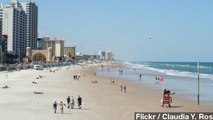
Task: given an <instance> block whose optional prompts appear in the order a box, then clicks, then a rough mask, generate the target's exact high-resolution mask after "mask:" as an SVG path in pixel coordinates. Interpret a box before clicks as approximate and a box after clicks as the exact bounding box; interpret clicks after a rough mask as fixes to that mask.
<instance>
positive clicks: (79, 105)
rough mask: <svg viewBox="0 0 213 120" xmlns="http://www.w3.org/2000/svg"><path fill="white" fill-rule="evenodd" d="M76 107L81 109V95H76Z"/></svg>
mask: <svg viewBox="0 0 213 120" xmlns="http://www.w3.org/2000/svg"><path fill="white" fill-rule="evenodd" d="M77 100H78V108H79V109H81V105H82V98H81V96H78V99H77Z"/></svg>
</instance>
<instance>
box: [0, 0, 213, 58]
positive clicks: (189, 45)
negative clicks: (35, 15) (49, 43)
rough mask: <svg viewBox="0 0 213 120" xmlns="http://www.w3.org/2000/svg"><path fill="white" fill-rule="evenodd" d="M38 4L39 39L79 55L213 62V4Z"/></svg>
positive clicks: (187, 0)
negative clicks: (54, 39)
mask: <svg viewBox="0 0 213 120" xmlns="http://www.w3.org/2000/svg"><path fill="white" fill-rule="evenodd" d="M5 1H6V0H5ZM21 1H24V0H21ZM3 2H4V1H3ZM35 2H36V3H37V4H38V6H39V34H40V36H50V37H57V38H63V39H65V41H66V45H71V44H74V45H76V46H77V51H78V52H83V53H88V54H90V53H97V52H98V51H99V50H110V51H113V52H114V53H115V56H116V58H117V59H121V60H129V61H140V60H142V61H213V54H212V51H213V24H212V23H213V15H212V11H213V7H212V5H213V1H212V0H205V1H203V0H52V1H50V0H35ZM149 36H151V39H149Z"/></svg>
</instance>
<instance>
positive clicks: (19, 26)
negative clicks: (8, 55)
mask: <svg viewBox="0 0 213 120" xmlns="http://www.w3.org/2000/svg"><path fill="white" fill-rule="evenodd" d="M0 12H1V13H2V14H1V15H2V16H1V17H2V21H3V24H2V31H3V34H4V35H7V36H8V43H7V51H9V52H12V53H13V54H16V55H21V56H22V55H25V53H26V30H27V29H26V28H27V26H26V25H27V24H26V20H27V19H26V14H25V11H24V10H23V8H22V6H21V4H20V3H19V2H18V1H17V0H12V1H11V5H8V6H3V8H1V11H0Z"/></svg>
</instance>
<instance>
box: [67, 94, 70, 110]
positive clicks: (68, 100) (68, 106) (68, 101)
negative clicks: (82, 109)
mask: <svg viewBox="0 0 213 120" xmlns="http://www.w3.org/2000/svg"><path fill="white" fill-rule="evenodd" d="M67 108H70V96H68V98H67Z"/></svg>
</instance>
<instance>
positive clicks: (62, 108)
mask: <svg viewBox="0 0 213 120" xmlns="http://www.w3.org/2000/svg"><path fill="white" fill-rule="evenodd" d="M59 106H60V109H61V114H64V106H65V105H64V103H63V102H62V101H61V102H60V103H59Z"/></svg>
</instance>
